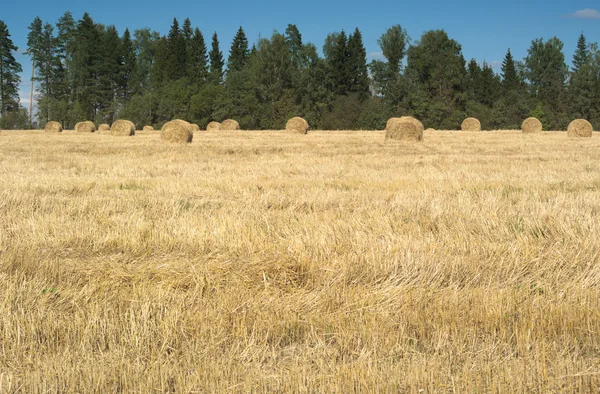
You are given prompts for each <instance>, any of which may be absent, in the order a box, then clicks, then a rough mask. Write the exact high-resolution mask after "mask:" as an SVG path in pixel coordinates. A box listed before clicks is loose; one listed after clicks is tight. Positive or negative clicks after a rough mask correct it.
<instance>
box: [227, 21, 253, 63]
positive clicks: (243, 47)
mask: <svg viewBox="0 0 600 394" xmlns="http://www.w3.org/2000/svg"><path fill="white" fill-rule="evenodd" d="M248 54H249V52H248V39H247V38H246V33H244V29H242V27H241V26H240V28H239V29H238V31H237V33H236V34H235V37H234V38H233V42H232V43H231V50H230V51H229V59H227V68H228V69H229V71H240V70H241V69H242V68H244V66H245V65H246V63H247V62H248Z"/></svg>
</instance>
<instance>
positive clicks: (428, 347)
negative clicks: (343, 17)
mask: <svg viewBox="0 0 600 394" xmlns="http://www.w3.org/2000/svg"><path fill="white" fill-rule="evenodd" d="M384 133H385V132H384V131H310V132H309V133H308V134H307V135H297V134H290V133H286V132H284V131H251V132H247V131H232V132H223V131H217V132H205V131H202V132H195V133H194V139H193V142H192V143H191V144H182V145H178V144H173V145H171V144H166V143H164V142H162V141H161V140H160V132H159V131H151V132H148V131H137V132H136V136H134V137H112V136H110V135H109V134H108V133H106V132H100V133H98V132H96V133H93V134H92V133H90V134H82V133H75V132H72V131H65V132H63V133H55V134H51V133H44V132H43V131H39V130H38V131H12V130H10V131H5V130H3V131H1V132H0V218H1V219H0V283H1V284H2V287H1V289H0V393H5V392H6V393H42V392H51V393H54V392H56V393H58V392H60V393H80V392H86V393H107V392H110V393H121V392H122V393H130V392H139V393H146V392H162V393H195V392H240V393H243V392H297V393H308V392H332V393H349V392H373V393H375V392H401V393H463V392H468V393H507V392H510V393H589V392H595V391H598V390H599V388H600V287H599V286H600V264H599V263H600V237H598V234H600V220H599V216H600V138H599V134H597V133H593V136H592V138H578V139H571V138H567V136H566V135H565V134H566V133H562V132H543V133H540V134H523V133H522V132H520V131H519V130H512V131H510V130H504V131H494V132H487V131H483V132H466V131H433V132H432V131H425V135H424V140H423V141H422V142H410V143H409V142H390V141H388V142H386V141H385V140H384Z"/></svg>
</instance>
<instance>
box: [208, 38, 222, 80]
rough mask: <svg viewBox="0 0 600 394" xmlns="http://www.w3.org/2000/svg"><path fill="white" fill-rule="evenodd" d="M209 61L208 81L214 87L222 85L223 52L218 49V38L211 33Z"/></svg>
mask: <svg viewBox="0 0 600 394" xmlns="http://www.w3.org/2000/svg"><path fill="white" fill-rule="evenodd" d="M208 57H209V59H210V75H209V76H210V81H211V83H212V84H214V85H220V84H222V83H223V66H224V65H225V63H224V62H223V52H221V50H220V49H219V38H218V37H217V32H214V33H213V36H212V45H211V50H210V53H209V54H208Z"/></svg>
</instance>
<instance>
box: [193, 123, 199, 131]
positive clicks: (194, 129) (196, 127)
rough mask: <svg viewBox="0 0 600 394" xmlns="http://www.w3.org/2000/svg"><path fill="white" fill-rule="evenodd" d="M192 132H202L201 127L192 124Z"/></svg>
mask: <svg viewBox="0 0 600 394" xmlns="http://www.w3.org/2000/svg"><path fill="white" fill-rule="evenodd" d="M191 126H192V131H200V126H198V125H197V124H196V123H192V124H191Z"/></svg>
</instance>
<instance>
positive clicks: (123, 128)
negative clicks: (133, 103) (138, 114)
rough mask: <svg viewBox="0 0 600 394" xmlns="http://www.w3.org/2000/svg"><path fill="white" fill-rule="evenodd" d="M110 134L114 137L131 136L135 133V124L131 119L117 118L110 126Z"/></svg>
mask: <svg viewBox="0 0 600 394" xmlns="http://www.w3.org/2000/svg"><path fill="white" fill-rule="evenodd" d="M110 135H112V136H114V137H129V136H132V135H135V125H134V124H133V122H132V121H130V120H125V119H119V120H115V121H114V122H113V124H112V125H111V126H110Z"/></svg>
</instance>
